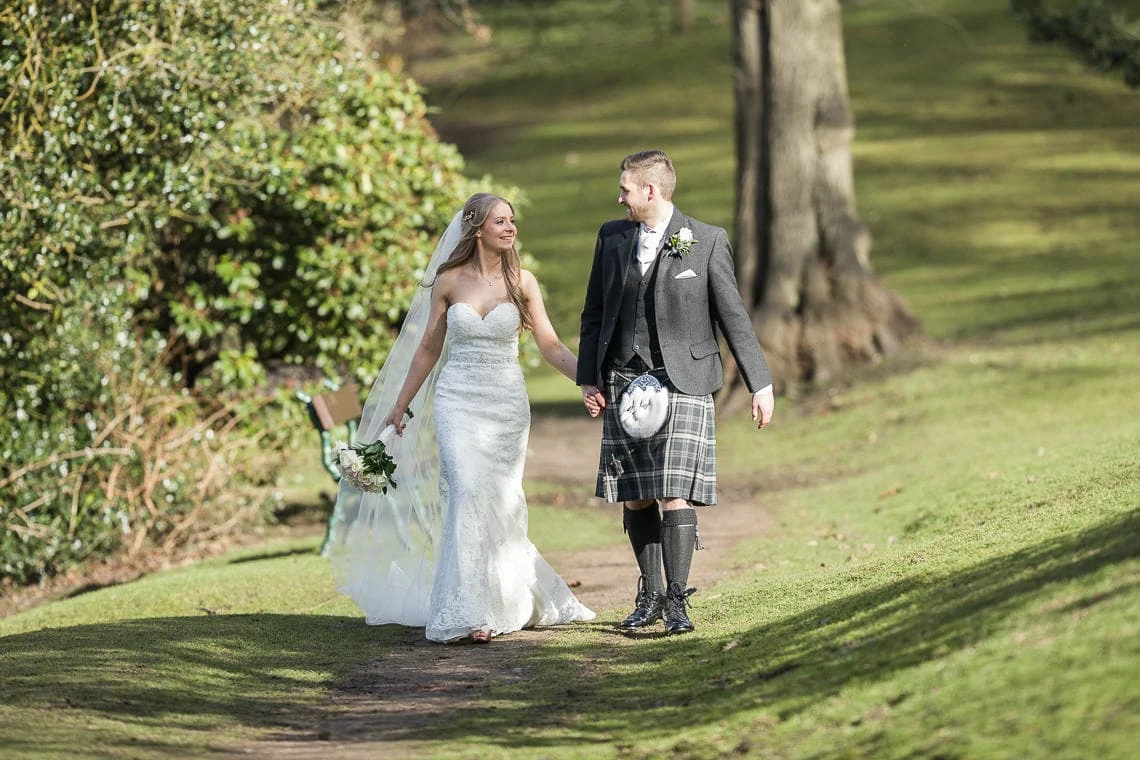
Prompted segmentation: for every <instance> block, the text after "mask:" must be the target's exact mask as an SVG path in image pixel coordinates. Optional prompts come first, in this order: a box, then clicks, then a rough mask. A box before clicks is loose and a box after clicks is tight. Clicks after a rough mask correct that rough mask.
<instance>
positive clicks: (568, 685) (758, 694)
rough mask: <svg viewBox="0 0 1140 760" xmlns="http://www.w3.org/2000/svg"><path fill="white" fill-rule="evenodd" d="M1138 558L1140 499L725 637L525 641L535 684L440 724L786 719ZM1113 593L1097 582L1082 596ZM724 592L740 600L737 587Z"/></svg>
mask: <svg viewBox="0 0 1140 760" xmlns="http://www.w3.org/2000/svg"><path fill="white" fill-rule="evenodd" d="M1137 556H1140V511H1133V512H1130V513H1127V514H1124V515H1121V516H1118V517H1115V518H1112V519H1109V520H1106V521H1104V522H1103V523H1101V524H1099V525H1097V526H1095V527H1093V528H1090V529H1088V530H1085V531H1082V532H1079V533H1071V534H1067V535H1064V536H1058V537H1056V538H1053V539H1050V540H1048V541H1044V542H1041V543H1039V544H1036V545H1033V546H1030V547H1026V548H1024V549H1021V550H1019V551H1015V552H1013V553H1010V554H1007V555H1004V556H1002V557H998V558H994V559H989V560H985V561H982V562H979V563H977V564H975V565H973V566H971V567H967V568H965V569H963V570H961V571H958V572H952V573H942V574H926V573H923V572H922V571H921V569H916V572H915V573H914V574H912V575H911V576H909V577H907V578H905V579H902V580H899V581H898V582H895V583H891V584H887V585H884V586H880V587H878V588H875V589H871V590H867V591H863V592H860V593H856V594H852V595H850V596H848V597H845V598H842V599H839V600H836V601H833V602H828V603H826V604H821V605H819V606H817V607H814V608H811V609H809V610H806V611H804V612H802V613H800V614H797V615H792V616H789V617H786V618H782V619H779V620H775V621H773V622H771V623H766V624H763V625H759V626H757V627H755V628H754V629H752V630H750V631H747V632H746V633H744V634H743V635H740V636H737V637H736V639H735V644H734V645H733V646H732V647H729V648H727V649H726V647H725V644H726V643H728V642H726V641H724V640H708V639H702V638H700V637H699V636H694V637H691V638H680V639H676V638H671V639H668V640H666V641H657V640H656V639H653V642H654V643H652V644H648V643H647V644H648V645H645V646H616V647H612V648H605V649H602V650H601V651H599V648H598V647H597V645H596V644H593V643H591V644H587V645H583V646H571V647H565V646H561V647H560V646H549V647H543V648H537V649H535V650H534V651H532V652H529V653H522V652H520V653H519V657H520V658H527V659H528V662H527V664H526V668H527V669H528V670H533V671H536V672H539V673H542V674H544V675H543V677H542V678H540V679H538V680H534V681H531V682H529V683H528V685H527V691H526V692H525V695H523V696H520V697H519V698H517V699H516V701H515V703H514V704H513V705H510V704H509V705H503V706H498V707H497V709H494V710H490V711H489V710H487V709H486V707H485V705H482V706H481V705H480V704H478V703H475V702H473V703H471V704H469V705H456V706H454V707H453V709H452V710H451V711H449V712H445V713H442V714H439V715H438V716H437V721H436V724H435V725H434V726H433V729H432V734H433V737H438V738H446V739H452V740H462V741H464V742H478V743H484V744H487V745H493V746H506V747H517V748H521V747H531V748H535V747H542V746H553V745H559V744H581V743H603V742H607V741H611V737H612V736H613V734H614V731H621V732H622V735H623V737H624V738H626V739H630V740H632V741H636V740H637V736H636V734H637V733H638V729H637V727H638V726H644V727H645V728H644V738H646V739H650V738H654V737H656V738H661V736H660V734H659V731H658V729H659V728H660V727H661V726H666V725H667V726H669V727H670V728H669V734H670V735H678V736H679V735H680V734H681V733H683V731H684V730H685V729H686V728H690V727H698V726H708V725H714V724H716V723H718V722H720V721H724V720H727V719H730V718H731V716H732V715H734V714H735V713H738V712H741V711H749V710H753V709H755V708H756V707H757V706H758V705H770V706H773V709H774V710H776V711H777V712H778V715H779V717H780V719H781V720H785V719H788V718H791V717H793V716H795V715H797V714H799V713H802V712H803V711H805V710H808V709H810V708H811V707H813V706H814V705H818V704H819V703H821V702H823V701H825V700H827V699H829V698H831V697H833V696H835V695H837V694H839V693H840V692H841V691H842V690H844V689H846V688H849V687H852V686H854V685H857V684H877V683H886V682H889V680H890V679H891V678H893V677H894V675H895V674H896V673H898V672H900V671H904V670H906V669H909V668H913V667H915V666H920V665H922V664H924V663H927V662H930V661H933V660H937V659H941V658H944V657H947V656H950V655H952V654H953V653H954V652H957V651H961V650H963V649H966V648H969V647H971V646H973V645H976V644H977V643H979V642H980V641H983V640H985V639H986V638H987V637H989V636H991V635H993V634H994V633H995V632H997V631H999V630H1001V629H1002V628H1003V627H1004V626H1005V625H1006V620H1007V619H1008V618H1009V617H1010V616H1011V615H1014V614H1016V613H1018V612H1019V611H1021V610H1023V609H1025V608H1026V607H1029V606H1032V605H1034V604H1038V603H1040V601H1041V593H1042V592H1048V590H1049V588H1050V587H1053V586H1059V585H1061V584H1066V583H1069V582H1071V581H1078V580H1080V579H1082V578H1086V577H1089V576H1092V575H1094V574H1096V573H1098V572H1099V571H1101V570H1102V569H1104V568H1108V567H1111V566H1114V565H1117V564H1119V563H1122V562H1125V561H1127V560H1131V559H1135V558H1136V557H1137ZM748 593H749V594H751V593H755V591H750V592H748ZM1103 598H1104V594H1103V592H1093V591H1089V592H1088V598H1087V599H1082V600H1080V601H1077V602H1075V604H1078V605H1082V604H1083V605H1093V604H1097V603H1099V601H1102V600H1103ZM737 599H738V600H739V603H745V601H744V600H743V599H741V598H740V597H737ZM718 603H719V604H720V605H722V606H727V605H732V604H735V603H738V602H737V601H734V599H733V598H731V596H730V595H729V594H725V595H724V596H723V597H722V598H721V600H720V601H719V602H718ZM699 614H700V613H699V611H698V615H699ZM704 614H711V613H704ZM1058 614H1061V611H1058ZM907 696H908V695H905V694H900V695H897V697H896V699H898V700H899V701H902V700H904V699H906V698H907ZM521 726H525V727H526V729H525V730H520V727H521ZM631 732H632V734H633V735H632V736H631Z"/></svg>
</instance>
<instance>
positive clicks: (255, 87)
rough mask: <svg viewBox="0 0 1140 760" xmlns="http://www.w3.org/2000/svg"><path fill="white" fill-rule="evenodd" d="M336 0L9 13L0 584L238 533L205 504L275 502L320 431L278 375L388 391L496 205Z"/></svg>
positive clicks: (192, 0)
mask: <svg viewBox="0 0 1140 760" xmlns="http://www.w3.org/2000/svg"><path fill="white" fill-rule="evenodd" d="M317 5H318V4H317V3H315V2H312V1H311V0H298V1H297V2H292V3H280V2H274V3H267V2H263V1H262V0H225V1H224V2H223V0H188V1H183V0H99V1H96V2H94V3H90V2H79V0H55V1H53V0H48V1H47V2H41V3H36V4H31V3H25V4H21V5H20V6H19V7H15V8H11V7H9V8H6V9H3V10H0V27H3V29H4V30H5V31H4V34H3V35H0V145H3V151H4V152H3V156H2V160H0V251H2V252H3V255H2V256H0V285H2V286H3V287H2V288H0V290H2V292H3V296H0V298H2V300H0V326H2V327H0V345H2V346H3V349H2V350H3V353H4V356H5V358H6V361H5V362H4V363H3V366H0V405H2V406H3V408H4V409H6V410H10V413H9V414H7V415H5V419H4V420H3V421H0V453H2V454H3V460H2V461H3V464H2V465H0V510H2V511H0V530H2V531H3V534H4V538H3V539H2V541H3V545H2V546H0V549H2V550H3V554H2V555H0V557H2V562H0V565H2V567H0V576H6V577H9V578H12V579H15V580H18V581H20V582H26V581H29V580H34V579H35V578H37V577H42V576H43V575H46V574H50V573H52V572H56V571H58V570H59V569H61V568H62V567H65V566H67V564H69V563H72V562H76V561H80V560H82V559H83V558H85V557H87V556H90V554H91V553H92V552H96V551H104V550H109V549H116V548H118V547H123V546H127V547H128V548H132V549H135V548H137V547H139V546H141V545H142V544H143V543H145V542H147V541H151V542H153V541H154V540H156V539H160V538H161V539H162V541H163V542H170V541H175V540H176V541H188V540H192V539H193V537H194V536H195V535H200V534H202V532H203V531H204V532H206V533H208V532H209V531H211V530H214V528H213V527H209V528H206V527H205V526H207V525H211V526H216V525H218V524H227V522H228V521H229V520H230V519H231V515H230V514H229V513H228V512H226V514H225V515H211V516H210V517H209V519H202V516H201V512H202V510H209V509H221V510H222V511H223V512H225V511H226V509H229V508H228V507H226V508H223V507H222V506H220V505H221V504H222V502H226V501H233V504H232V505H231V506H235V507H236V506H243V505H239V504H238V502H243V503H244V502H251V500H256V494H257V493H259V491H258V490H257V488H256V487H257V486H258V485H259V484H264V483H267V482H269V481H271V480H272V476H273V474H274V467H275V466H279V464H277V465H274V464H273V462H274V461H276V462H278V463H279V462H280V461H282V460H283V457H281V456H280V454H279V452H280V449H281V448H282V447H283V446H284V445H285V444H286V441H287V440H289V438H290V435H289V433H287V432H282V431H281V428H283V427H284V428H288V427H289V425H288V424H286V423H285V422H283V421H282V417H281V415H286V417H287V418H289V419H292V420H293V421H294V423H295V424H304V423H301V422H297V420H299V417H298V416H297V415H295V414H293V412H292V410H288V409H287V408H285V407H283V406H281V405H276V406H275V405H274V404H273V403H272V399H273V398H274V396H272V394H268V393H267V392H266V391H264V386H265V380H266V376H267V372H266V370H267V368H272V367H275V366H278V365H296V366H303V367H306V368H310V369H312V370H315V371H319V372H322V373H324V374H328V375H333V376H337V377H343V376H344V375H345V374H346V373H348V372H349V371H351V372H354V373H355V375H356V378H355V379H357V380H358V381H359V382H360V383H361V384H362V385H364V386H365V387H367V384H368V383H369V382H371V379H372V378H373V377H374V376H375V373H376V371H377V370H378V368H379V366H380V364H381V363H382V361H383V359H384V357H385V355H386V353H387V350H388V348H389V346H390V343H391V340H392V338H393V337H394V334H395V331H396V329H397V328H398V325H399V323H400V320H401V319H402V316H403V314H404V312H405V311H406V308H407V305H408V301H409V299H410V297H411V294H412V293H413V292H414V289H415V288H416V283H417V282H418V280H419V276H420V273H421V271H422V267H423V266H424V264H425V263H426V260H427V256H428V255H429V254H430V252H431V248H432V245H433V242H434V240H435V239H436V237H437V236H438V235H439V233H440V232H441V231H442V229H443V227H444V226H445V225H446V223H447V222H448V221H449V219H450V215H451V213H452V212H453V211H454V209H456V208H457V207H458V205H459V204H460V203H461V202H462V200H463V199H464V198H465V197H466V196H467V195H468V194H469V193H471V192H473V191H475V190H476V189H496V188H493V187H491V185H490V183H489V181H488V180H482V181H478V182H476V181H472V180H469V179H467V178H466V177H464V176H463V174H462V171H463V161H462V158H461V156H460V155H459V154H458V152H457V151H456V150H455V148H454V147H453V146H450V145H447V144H445V143H441V142H440V141H439V140H438V139H437V136H436V134H435V132H434V131H433V130H432V128H431V125H430V123H429V122H428V120H427V118H426V113H427V109H426V107H425V105H424V102H423V99H422V97H421V94H420V92H419V89H418V87H417V86H416V85H415V83H414V82H412V81H410V80H408V79H406V78H404V77H402V76H400V75H398V74H395V73H392V72H388V71H384V70H381V69H380V68H378V67H377V66H375V65H374V64H373V63H372V61H371V57H370V56H369V55H366V54H365V53H363V52H361V51H355V50H351V49H350V48H349V47H348V46H347V45H346V44H345V43H344V41H343V35H341V34H340V33H339V31H338V28H337V26H336V24H335V21H334V20H332V19H329V18H326V17H324V16H321V15H319V13H318V12H317V9H316V6H317ZM499 191H500V192H504V193H505V194H511V191H509V190H508V191H503V190H501V189H500V190H499ZM132 404H133V405H134V406H132ZM127 409H133V410H134V411H133V412H130V413H128V412H127V411H126V410H127ZM255 409H257V410H259V411H258V412H257V414H256V415H255V414H253V411H254V410H255ZM123 415H126V417H124V416H123ZM290 415H292V416H291V417H290ZM267 431H268V432H267ZM186 436H190V438H187V437H186ZM194 436H200V438H199V439H195V438H194ZM116 440H117V441H118V444H121V445H117V444H115V443H114V441H116ZM188 441H196V442H197V443H200V444H201V445H200V446H197V447H195V446H188V445H187V444H188ZM203 441H205V443H202V442H203ZM175 443H177V444H178V445H179V446H182V447H183V449H184V450H183V451H181V452H179V456H173V455H172V453H171V451H172V450H171V449H170V448H169V447H170V446H172V445H174V444H175ZM191 450H193V451H194V452H195V453H194V454H193V455H191V453H189V452H190V451H191ZM275 452H276V453H277V455H276V456H275V457H274V453H275ZM211 468H213V469H211ZM219 471H224V472H226V473H227V475H226V477H225V478H221V479H218V478H215V479H213V480H210V478H207V475H208V474H209V475H210V477H211V478H212V477H214V474H215V473H216V472H219ZM80 472H81V474H80ZM156 478H157V480H156ZM155 483H158V484H160V485H162V484H165V485H162V488H163V489H165V491H160V490H156V487H155ZM223 485H224V486H225V487H224V488H222V486H223ZM247 488H253V489H254V490H252V491H250V492H249V493H246V491H245V490H244V489H247ZM264 490H265V489H264V488H262V489H261V491H260V492H263V491H264ZM159 494H161V498H158V496H159ZM151 502H153V503H151ZM251 503H252V502H251ZM244 511H248V510H243V509H239V510H237V511H236V512H235V514H237V513H244ZM195 526H197V527H195ZM199 528H201V529H202V530H201V531H199ZM140 534H141V536H143V538H140ZM127 536H129V537H130V541H129V543H128V542H125V541H124V538H125V537H127Z"/></svg>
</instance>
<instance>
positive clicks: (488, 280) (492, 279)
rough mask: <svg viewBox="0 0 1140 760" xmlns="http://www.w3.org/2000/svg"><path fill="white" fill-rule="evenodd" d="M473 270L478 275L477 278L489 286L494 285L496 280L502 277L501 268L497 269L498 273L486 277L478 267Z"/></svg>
mask: <svg viewBox="0 0 1140 760" xmlns="http://www.w3.org/2000/svg"><path fill="white" fill-rule="evenodd" d="M475 272H476V273H477V274H478V275H479V279H481V280H483V281H485V282H486V283H487V287H490V286H492V285H494V284H495V283H496V282H498V281H499V280H501V279H503V270H501V269H500V270H499V273H498V274H497V275H495V276H494V277H487V276H485V275H484V274H483V273H482V272H480V271H479V270H478V269H476V270H475Z"/></svg>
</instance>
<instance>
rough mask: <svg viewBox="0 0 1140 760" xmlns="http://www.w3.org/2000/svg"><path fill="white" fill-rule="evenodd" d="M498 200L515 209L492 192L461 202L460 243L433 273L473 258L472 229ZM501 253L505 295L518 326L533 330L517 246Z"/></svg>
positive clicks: (475, 241)
mask: <svg viewBox="0 0 1140 760" xmlns="http://www.w3.org/2000/svg"><path fill="white" fill-rule="evenodd" d="M500 202H502V203H505V204H507V206H508V207H509V208H510V209H511V213H514V210H515V207H514V206H512V205H511V202H510V201H508V200H507V199H506V198H504V197H502V196H500V195H495V194H494V193H475V195H472V196H471V197H470V198H468V199H467V202H466V203H464V204H463V216H462V218H463V234H462V237H461V238H460V239H459V244H458V245H456V246H455V250H454V251H452V252H451V255H450V256H448V257H447V261H445V262H443V263H442V264H440V265H439V271H438V272H436V273H435V276H436V277H439V276H440V275H441V274H443V273H444V272H446V271H447V270H449V269H458V268H460V267H462V266H466V265H467V264H470V263H471V262H472V261H473V260H474V259H475V256H476V255H477V253H478V251H479V248H478V238H477V237H476V235H475V233H476V232H478V231H479V228H480V227H482V226H483V224H484V223H485V222H486V221H487V218H488V217H489V216H490V215H491V209H492V208H494V206H495V204H496V203H500ZM500 257H501V261H500V264H501V266H502V268H503V284H504V285H506V286H507V297H508V298H510V300H511V303H513V304H514V305H515V308H517V309H518V311H519V327H520V329H523V330H533V329H534V321H533V320H532V319H531V318H530V308H529V307H528V306H527V300H526V296H524V295H523V292H522V285H520V284H519V277H520V272H521V271H522V262H521V261H520V260H519V251H518V248H517V247H516V246H515V245H512V246H511V247H510V249H509V250H506V251H503V252H502V253H501V254H500ZM434 282H435V280H434V279H433V280H432V282H430V283H425V285H426V286H427V287H430V286H431V285H432V284H434Z"/></svg>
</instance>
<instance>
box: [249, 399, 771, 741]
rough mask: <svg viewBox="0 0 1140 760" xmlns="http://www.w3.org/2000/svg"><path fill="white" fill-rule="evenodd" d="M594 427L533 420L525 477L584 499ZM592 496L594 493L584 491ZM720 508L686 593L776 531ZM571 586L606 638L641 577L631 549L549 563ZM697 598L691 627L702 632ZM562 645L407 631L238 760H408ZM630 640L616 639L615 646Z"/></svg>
mask: <svg viewBox="0 0 1140 760" xmlns="http://www.w3.org/2000/svg"><path fill="white" fill-rule="evenodd" d="M600 430H601V427H600V422H598V421H596V420H591V419H589V418H586V417H582V418H578V417H561V416H559V417H550V416H536V417H535V418H534V421H533V424H532V426H531V437H530V450H529V453H528V458H527V469H526V476H527V478H528V479H531V480H534V481H541V482H543V483H554V484H561V483H564V484H566V486H567V491H568V493H572V494H573V496H572V497H571V498H573V499H580V498H581V494H582V493H583V482H584V481H588V480H590V479H591V478H592V476H591V473H593V472H595V471H596V468H597V458H598V447H599V444H600ZM588 490H589V491H592V489H588ZM718 494H719V499H720V504H719V505H718V506H717V507H715V508H713V509H702V510H700V511H699V512H698V515H699V518H700V535H701V542H702V543H703V544H704V546H705V549H706V550H705V551H699V552H696V554H695V556H694V558H693V567H692V572H691V575H690V585H691V586H696V587H697V588H701V589H704V588H708V587H709V586H710V585H712V584H715V582H716V581H717V580H718V578H720V577H721V576H722V575H724V574H725V573H727V572H729V571H730V570H731V567H730V566H729V565H728V556H729V553H730V549H731V548H732V546H733V545H734V544H735V543H736V542H737V541H740V540H741V539H743V538H747V537H751V536H755V535H759V534H761V533H763V532H765V531H767V530H768V529H769V528H770V527H771V525H772V523H771V518H770V517H769V515H768V514H767V513H765V512H764V511H763V509H762V508H761V507H760V506H759V505H757V504H755V503H753V500H752V498H751V495H750V494H749V493H748V492H747V491H746V490H744V489H739V488H737V489H734V488H733V486H732V484H726V483H721V487H720V488H719V489H718ZM612 509H613V530H614V533H615V535H617V536H620V535H621V530H622V529H621V511H620V508H619V507H617V506H614V507H613V508H612ZM545 556H546V558H547V560H548V561H550V563H551V565H553V566H554V568H555V569H556V570H557V571H558V572H559V574H561V575H562V577H563V578H565V579H567V581H568V582H570V583H571V584H573V585H574V586H575V588H574V592H575V594H576V595H577V596H578V598H579V599H581V600H582V602H583V603H584V604H585V605H586V606H588V607H589V608H590V609H592V610H594V611H595V612H597V613H598V618H597V619H596V620H595V621H594V622H593V623H591V625H599V626H602V627H605V628H608V627H610V626H612V625H613V624H615V623H616V622H617V621H618V620H620V619H621V618H622V617H624V616H625V615H626V614H627V613H628V612H629V609H632V602H633V596H634V593H635V592H636V588H637V578H638V571H637V565H636V564H635V562H634V559H633V554H632V551H631V550H630V548H629V545H628V544H626V543H625V542H624V539H623V540H622V541H620V542H616V543H614V544H612V545H610V546H604V547H599V548H596V549H587V550H584V551H575V552H558V553H551V554H547V555H545ZM698 599H699V597H694V602H696V603H697V605H698V606H697V607H696V608H695V610H694V622H696V624H697V626H698V627H699V626H700V609H699V602H698ZM558 635H559V632H558V631H557V630H553V629H546V630H538V631H520V632H518V633H513V634H511V635H509V636H505V637H503V638H499V639H495V640H494V641H492V642H491V643H490V644H488V645H485V646H475V645H468V644H461V645H454V646H441V645H440V644H434V643H431V642H428V641H426V640H425V639H423V636H422V631H417V630H412V629H409V630H408V636H407V640H406V645H403V646H399V647H393V648H392V650H391V651H390V652H389V653H388V654H386V655H385V656H384V657H382V658H380V659H378V660H376V661H374V662H371V663H368V664H367V665H365V666H363V667H362V668H360V669H359V670H357V671H355V672H353V673H350V674H348V675H347V676H346V677H344V678H342V679H341V680H340V681H339V682H338V683H337V684H336V685H335V686H334V688H333V689H332V691H331V692H330V694H329V696H328V698H327V700H326V702H325V704H324V705H322V706H321V707H320V708H319V709H318V710H317V711H316V713H315V714H312V713H311V714H309V715H298V716H297V719H296V725H295V726H294V727H292V728H290V729H286V730H284V731H281V732H278V733H277V734H274V735H272V736H269V737H266V738H265V739H264V740H262V741H259V742H257V743H254V744H250V745H247V746H244V747H242V748H240V749H239V750H238V752H237V753H236V754H235V756H241V757H260V758H314V759H315V758H322V759H323V760H327V759H329V758H334V759H335V760H356V759H357V758H361V759H363V758H369V759H371V758H377V757H384V758H414V757H415V756H416V755H417V754H418V748H417V745H418V744H419V742H420V741H421V737H423V736H425V735H428V734H430V733H431V728H432V726H435V725H446V724H447V722H448V721H449V720H450V719H451V718H452V717H453V716H457V715H460V714H462V713H464V712H465V711H466V710H468V709H469V708H470V706H471V702H472V695H473V694H478V693H479V691H480V690H483V689H486V688H488V687H492V686H498V685H506V684H510V683H514V682H521V681H526V680H528V679H530V678H531V677H532V676H531V674H529V673H528V672H526V671H525V669H523V668H520V667H519V663H520V662H523V661H525V658H522V657H520V654H525V653H526V652H528V651H529V650H530V649H532V648H534V647H537V646H540V645H541V644H543V643H544V642H546V641H548V640H550V639H552V638H553V637H556V636H558ZM625 641H626V639H625V638H624V637H623V636H620V635H615V636H614V637H613V638H612V642H613V643H612V646H621V645H622V644H623V642H625Z"/></svg>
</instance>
